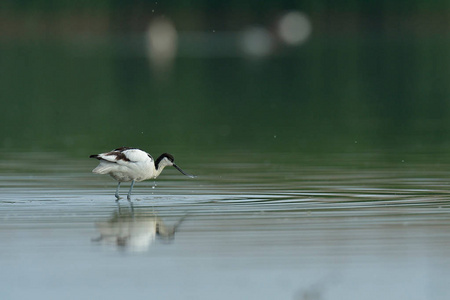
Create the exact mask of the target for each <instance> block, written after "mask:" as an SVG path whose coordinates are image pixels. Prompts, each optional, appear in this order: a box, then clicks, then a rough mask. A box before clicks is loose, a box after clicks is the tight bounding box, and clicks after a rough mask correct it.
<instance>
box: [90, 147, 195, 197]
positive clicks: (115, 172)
mask: <svg viewBox="0 0 450 300" xmlns="http://www.w3.org/2000/svg"><path fill="white" fill-rule="evenodd" d="M89 157H90V158H96V159H98V160H99V161H100V163H99V165H98V166H97V167H96V168H95V169H94V170H92V173H96V174H109V175H111V177H113V178H114V179H115V180H117V181H118V182H119V183H118V184H117V189H116V194H115V195H116V198H117V200H119V199H120V197H119V188H120V184H121V183H122V182H128V181H131V186H130V190H129V191H128V195H127V199H128V201H130V197H131V191H132V190H133V186H134V183H135V182H139V181H143V180H147V179H155V178H156V177H158V176H159V174H161V172H162V170H163V169H164V168H165V167H167V166H174V167H175V168H176V169H177V170H178V171H180V172H181V173H182V174H184V175H186V176H188V177H191V178H194V177H195V176H193V175H189V174H186V173H185V172H184V171H183V170H181V169H180V167H178V166H177V165H176V164H174V162H173V160H174V158H173V156H172V155H171V154H169V153H163V154H161V155H160V156H159V157H158V159H156V161H155V160H153V157H152V156H151V155H150V154H148V153H147V152H145V151H142V150H139V149H136V148H129V147H121V148H117V149H114V150H112V151H110V152H106V153H100V154H93V155H91V156H89Z"/></svg>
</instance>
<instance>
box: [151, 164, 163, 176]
mask: <svg viewBox="0 0 450 300" xmlns="http://www.w3.org/2000/svg"><path fill="white" fill-rule="evenodd" d="M165 167H166V166H165V165H161V164H159V165H155V175H154V176H153V177H154V178H156V177H158V176H159V174H161V172H162V171H163V170H164V168H165Z"/></svg>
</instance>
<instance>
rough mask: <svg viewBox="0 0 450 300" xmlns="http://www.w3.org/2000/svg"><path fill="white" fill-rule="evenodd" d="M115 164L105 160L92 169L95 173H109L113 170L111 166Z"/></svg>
mask: <svg viewBox="0 0 450 300" xmlns="http://www.w3.org/2000/svg"><path fill="white" fill-rule="evenodd" d="M113 166H114V165H113V164H111V163H107V162H104V161H101V162H100V164H99V165H98V166H97V167H96V168H95V169H94V170H92V173H95V174H108V173H109V172H110V171H111V168H112V167H113Z"/></svg>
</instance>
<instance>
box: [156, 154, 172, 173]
mask: <svg viewBox="0 0 450 300" xmlns="http://www.w3.org/2000/svg"><path fill="white" fill-rule="evenodd" d="M164 158H167V159H168V160H170V162H172V163H173V161H174V158H173V155H172V154H169V153H163V154H161V155H160V156H159V157H158V158H157V159H156V161H155V168H156V170H158V166H159V163H160V162H161V160H163V159H164Z"/></svg>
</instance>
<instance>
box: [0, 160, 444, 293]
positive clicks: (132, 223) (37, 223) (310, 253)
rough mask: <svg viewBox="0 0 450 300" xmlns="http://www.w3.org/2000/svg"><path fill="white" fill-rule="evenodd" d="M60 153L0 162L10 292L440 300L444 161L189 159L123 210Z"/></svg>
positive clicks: (83, 165) (5, 283) (101, 182)
mask: <svg viewBox="0 0 450 300" xmlns="http://www.w3.org/2000/svg"><path fill="white" fill-rule="evenodd" d="M55 155H56V154H51V155H49V154H25V155H12V154H9V155H6V159H5V160H3V161H2V162H1V165H2V168H3V169H4V170H8V172H3V173H2V175H1V177H2V180H1V185H2V187H1V203H0V220H1V230H0V239H1V240H2V241H3V242H2V246H1V247H0V251H1V255H0V264H1V270H2V271H1V272H0V280H1V282H2V289H1V292H0V294H1V295H2V298H4V299H26V298H38V299H48V298H62V297H64V298H66V299H79V298H81V297H90V298H96V297H102V298H109V299H120V298H123V297H134V298H137V297H145V298H148V297H153V298H157V299H194V298H195V299H229V298H230V297H232V298H235V299H447V297H448V291H447V282H448V278H449V276H450V271H449V270H450V268H449V267H450V250H449V249H450V247H449V246H450V231H449V226H450V219H449V212H450V205H449V204H448V198H449V193H448V190H447V185H448V181H449V176H448V174H447V173H446V170H447V168H448V164H446V163H445V162H444V163H442V164H436V163H434V162H433V163H431V162H427V160H426V159H425V160H424V159H423V157H419V156H417V157H415V158H414V157H408V160H407V161H405V160H403V161H402V160H400V161H394V162H392V161H391V162H387V161H386V160H383V159H380V158H377V157H376V156H375V157H374V156H373V155H369V156H367V155H366V154H364V155H363V154H354V155H351V156H349V155H344V154H333V155H330V156H328V158H326V157H325V158H324V157H316V158H314V157H311V158H305V159H303V160H301V161H299V160H298V159H297V162H296V163H294V164H290V163H289V162H290V161H294V158H292V157H290V156H289V155H287V154H278V156H277V157H284V158H283V159H279V160H277V159H267V158H266V159H265V160H264V159H263V157H265V155H258V154H255V155H252V156H251V157H250V156H249V157H242V155H241V158H240V159H237V160H236V162H234V163H233V162H230V160H232V158H225V159H223V162H219V163H214V162H213V159H211V160H207V161H205V162H204V163H203V164H202V163H200V164H198V165H193V164H189V163H188V162H185V163H184V164H182V166H183V168H184V169H186V170H187V171H189V172H192V173H195V174H197V175H198V178H196V179H194V180H191V179H189V178H187V177H184V176H182V175H180V174H179V173H178V172H177V171H176V170H173V169H167V170H165V171H164V173H163V174H162V175H161V177H160V178H159V180H158V181H157V185H156V187H155V186H154V183H153V182H152V181H149V182H143V183H138V184H136V186H135V190H134V194H133V206H132V207H131V206H130V205H129V203H128V202H127V201H126V200H125V201H124V200H121V201H120V202H119V204H117V203H116V202H115V198H114V195H113V194H114V189H115V182H114V181H113V180H112V179H111V178H109V177H106V176H97V175H94V174H91V173H90V170H91V169H92V168H93V167H94V166H95V164H96V162H95V161H93V160H88V159H86V160H78V159H73V160H71V159H68V158H67V157H64V155H62V154H59V156H58V155H56V156H55ZM4 157H5V156H4ZM55 157H59V158H60V162H59V163H58V164H55V163H54V161H55ZM224 157H226V156H224ZM233 157H234V156H233ZM349 158H351V159H349ZM243 161H246V162H243ZM411 161H412V162H411ZM13 162H15V163H13ZM180 165H181V162H180ZM127 189H128V186H126V185H125V184H124V185H123V187H122V191H121V192H122V194H123V195H125V193H126V192H127Z"/></svg>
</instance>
